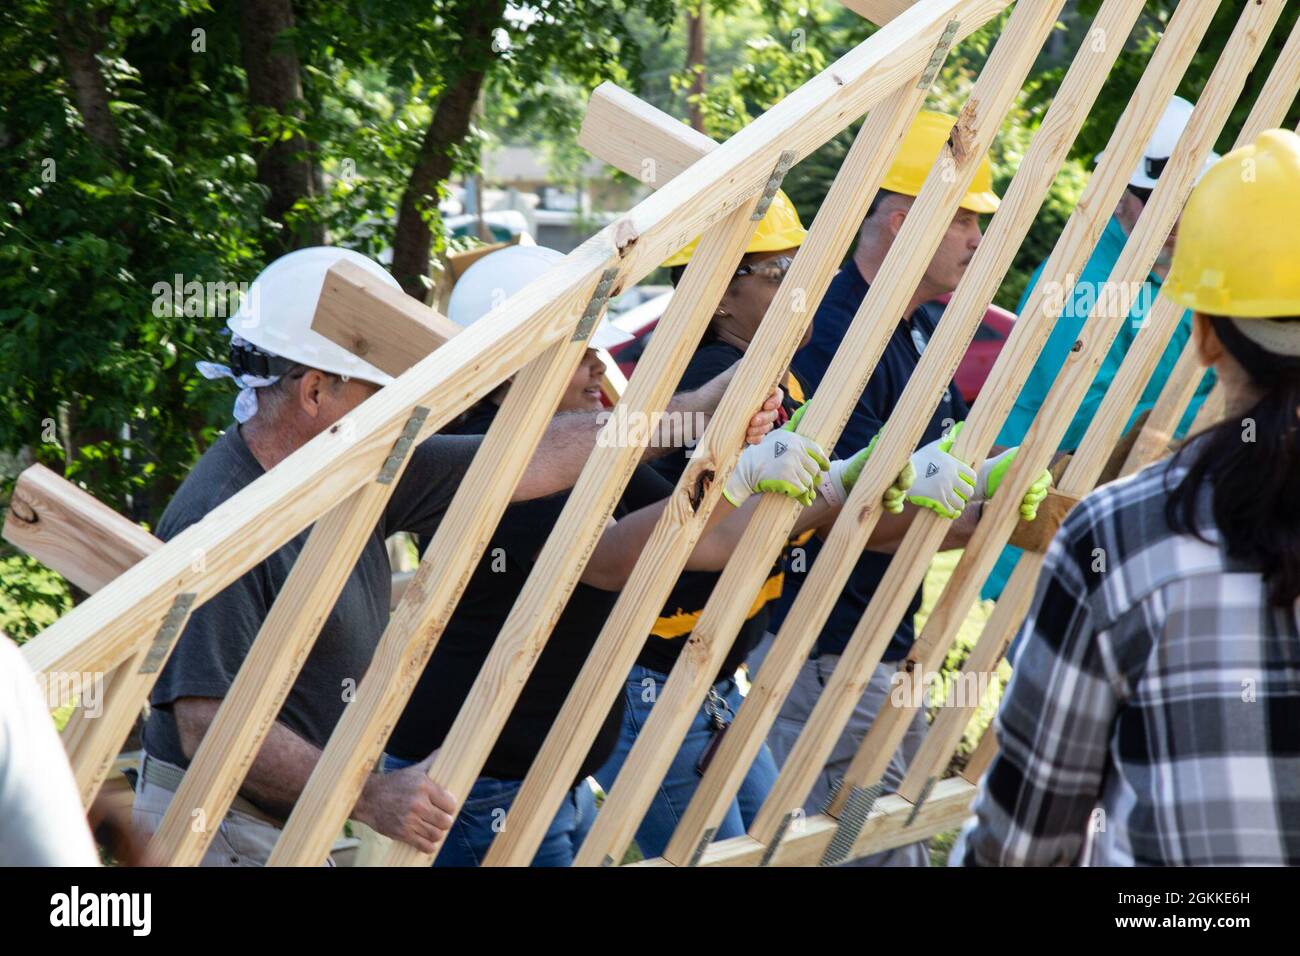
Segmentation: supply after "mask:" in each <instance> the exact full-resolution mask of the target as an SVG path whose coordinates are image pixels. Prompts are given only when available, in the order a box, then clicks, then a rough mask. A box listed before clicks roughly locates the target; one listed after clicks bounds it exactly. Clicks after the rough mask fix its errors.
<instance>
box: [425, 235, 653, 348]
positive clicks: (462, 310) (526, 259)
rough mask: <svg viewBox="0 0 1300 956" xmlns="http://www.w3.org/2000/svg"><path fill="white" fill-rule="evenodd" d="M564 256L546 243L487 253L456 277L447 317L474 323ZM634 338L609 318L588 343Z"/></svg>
mask: <svg viewBox="0 0 1300 956" xmlns="http://www.w3.org/2000/svg"><path fill="white" fill-rule="evenodd" d="M563 258H564V253H562V252H560V251H558V250H556V249H548V248H547V247H546V246H523V245H519V246H507V247H506V248H504V249H498V250H497V251H496V252H491V253H488V254H487V255H486V256H484V257H483V258H482V259H479V260H478V261H477V262H475V263H474V264H473V265H472V266H470V267H469V268H468V269H466V270H465V271H464V273H462V274H461V277H460V279H458V280H457V282H456V285H455V286H454V287H453V288H452V290H451V298H450V299H449V300H448V302H447V318H449V319H451V320H452V321H453V322H455V323H456V324H457V325H460V326H470V325H473V324H474V323H475V322H477V321H478V320H479V319H481V318H483V316H485V315H487V314H488V313H489V312H491V311H492V310H493V309H495V308H496V307H497V306H499V305H500V304H501V303H503V302H505V301H506V299H508V298H510V297H511V296H512V295H514V294H515V293H516V292H518V291H519V290H520V289H522V288H524V287H525V286H526V285H528V284H529V283H530V282H532V281H533V280H534V279H537V278H538V277H539V276H541V275H543V274H545V273H546V271H547V270H548V269H550V268H551V266H553V265H555V263H557V262H559V261H560V260H561V259H563ZM633 338H635V336H633V335H630V334H629V333H627V332H624V331H623V330H622V329H620V328H617V327H616V326H614V325H613V324H612V323H611V322H610V321H609V319H607V318H606V319H602V320H601V323H600V325H599V326H597V327H596V331H595V332H593V333H592V336H591V338H590V339H589V340H588V341H587V346H588V347H589V348H593V349H609V348H615V347H616V346H619V345H622V344H623V343H624V342H631V341H632V339H633Z"/></svg>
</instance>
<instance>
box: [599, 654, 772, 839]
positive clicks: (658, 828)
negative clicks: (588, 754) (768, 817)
mask: <svg viewBox="0 0 1300 956" xmlns="http://www.w3.org/2000/svg"><path fill="white" fill-rule="evenodd" d="M667 681H668V675H666V674H661V673H659V672H658V671H652V670H650V669H649V668H648V667H642V666H641V665H640V664H637V665H636V666H635V667H633V668H632V672H631V673H630V674H629V675H628V678H627V685H626V687H625V695H624V696H625V697H626V698H627V707H626V708H624V711H623V726H622V729H621V731H620V733H619V739H618V744H617V746H616V747H615V749H614V753H613V754H612V755H611V756H610V758H609V760H607V761H605V765H604V766H603V767H601V768H600V769H599V770H597V771H596V774H595V776H596V779H597V780H598V781H599V782H600V785H601V786H602V787H603V788H604V789H605V791H606V792H608V791H609V790H610V788H612V787H613V786H614V780H615V779H616V778H617V777H618V772H619V770H621V769H622V767H623V763H624V761H626V760H627V755H628V754H629V753H630V752H631V750H632V744H634V743H635V742H636V738H637V734H639V733H640V732H641V728H642V727H644V726H645V722H646V721H647V720H648V719H649V717H650V708H652V707H653V706H654V702H655V700H656V699H657V698H658V696H659V694H660V692H661V691H662V690H663V687H664V684H665V683H666V682H667ZM713 689H714V690H715V691H717V693H718V696H719V697H721V698H722V699H723V700H725V701H726V702H727V705H728V706H729V707H730V708H731V712H732V714H734V713H736V711H738V710H739V709H740V703H741V701H742V700H743V699H744V698H742V697H741V695H740V688H738V687H737V686H736V682H735V681H734V680H725V681H720V682H719V683H717V684H714V685H713ZM712 737H713V729H712V726H711V723H710V720H709V715H708V712H707V711H706V709H705V705H704V704H701V706H700V708H699V710H698V711H697V712H696V714H695V717H694V719H693V720H692V721H691V727H690V730H689V731H687V733H686V739H685V740H683V741H682V746H681V749H679V750H678V751H677V756H676V757H674V758H673V762H672V766H671V767H669V768H668V773H667V774H666V775H665V776H664V779H663V782H661V783H660V784H659V789H658V791H656V793H655V797H654V801H653V802H652V803H651V804H650V809H649V810H647V811H646V815H645V818H644V819H643V820H642V821H641V826H640V827H639V828H638V829H637V831H636V843H637V846H638V847H640V848H641V852H642V853H643V854H644V855H645V856H646V857H647V858H650V857H656V856H662V855H663V852H664V847H666V846H667V845H668V840H669V838H670V837H671V836H672V835H673V831H674V830H675V829H677V823H678V821H680V820H681V818H682V815H683V814H684V813H685V812H686V807H687V805H688V804H689V803H690V802H691V797H693V796H694V795H695V788H696V787H697V786H698V785H699V782H700V772H699V771H698V770H697V769H696V766H697V765H698V764H699V761H700V757H701V756H702V755H703V753H704V749H705V748H706V747H707V746H708V744H709V741H710V740H711V739H712ZM776 776H777V769H776V761H775V760H773V759H772V752H771V751H770V750H768V749H767V744H763V747H762V749H761V750H759V752H758V756H757V757H755V758H754V762H753V764H752V765H751V766H750V768H749V773H747V774H746V775H745V780H744V782H743V783H742V784H741V785H740V791H739V792H738V793H737V794H736V797H735V799H733V800H732V801H731V806H730V807H728V808H727V813H726V816H724V817H723V818H722V822H721V823H720V824H719V825H718V832H717V833H715V834H714V835H713V839H715V840H725V839H727V838H728V837H735V836H741V835H743V834H744V833H745V830H746V829H747V828H748V827H749V825H750V824H751V823H752V822H753V821H754V817H755V816H757V815H758V808H759V807H761V806H762V805H763V800H764V799H766V797H767V794H768V792H769V791H770V790H771V789H772V786H773V785H774V784H775V783H776Z"/></svg>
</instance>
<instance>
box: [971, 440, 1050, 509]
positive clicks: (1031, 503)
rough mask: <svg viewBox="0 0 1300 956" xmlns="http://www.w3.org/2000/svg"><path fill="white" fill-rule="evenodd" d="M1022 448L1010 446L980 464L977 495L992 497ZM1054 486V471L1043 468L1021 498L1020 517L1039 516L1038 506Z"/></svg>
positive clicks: (976, 479) (976, 488)
mask: <svg viewBox="0 0 1300 956" xmlns="http://www.w3.org/2000/svg"><path fill="white" fill-rule="evenodd" d="M1019 450H1020V449H1019V448H1018V447H1017V448H1008V449H1007V450H1006V451H1004V452H1003V453H1002V454H1000V455H994V456H993V457H992V458H986V459H984V463H983V464H982V465H980V469H979V474H978V475H977V476H976V478H975V497H976V498H977V499H980V498H992V497H993V495H994V493H995V492H996V491H997V490H998V487H999V486H1000V485H1001V484H1002V479H1003V478H1005V477H1006V474H1007V469H1008V468H1010V467H1011V463H1012V462H1013V461H1015V460H1016V452H1017V451H1019ZM1051 487H1052V473H1051V472H1050V471H1048V470H1047V469H1045V468H1044V469H1043V471H1042V473H1041V474H1039V476H1038V477H1037V478H1035V479H1034V482H1033V484H1031V485H1030V486H1029V490H1028V491H1026V492H1025V496H1024V497H1023V498H1021V499H1020V517H1022V518H1024V519H1025V520H1026V521H1033V520H1034V519H1035V518H1037V517H1038V506H1039V505H1040V504H1042V503H1043V499H1044V498H1046V497H1047V492H1048V490H1049V489H1050V488H1051Z"/></svg>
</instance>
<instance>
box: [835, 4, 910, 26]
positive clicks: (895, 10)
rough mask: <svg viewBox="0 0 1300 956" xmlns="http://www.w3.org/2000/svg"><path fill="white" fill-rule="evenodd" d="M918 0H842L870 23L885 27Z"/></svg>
mask: <svg viewBox="0 0 1300 956" xmlns="http://www.w3.org/2000/svg"><path fill="white" fill-rule="evenodd" d="M915 2H916V0H840V3H842V4H844V6H846V7H847V8H848V9H850V10H852V11H853V12H854V13H856V14H857V15H858V16H860V17H862V18H863V19H864V20H866V21H867V22H869V23H874V24H875V25H876V26H878V27H883V26H884V25H885V24H886V23H888V22H889V21H890V20H892V19H894V18H895V17H897V16H898V15H900V14H902V13H905V12H907V8H908V7H910V6H911V5H912V4H913V3H915Z"/></svg>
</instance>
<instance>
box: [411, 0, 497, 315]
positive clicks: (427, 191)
mask: <svg viewBox="0 0 1300 956" xmlns="http://www.w3.org/2000/svg"><path fill="white" fill-rule="evenodd" d="M505 6H506V5H505V0H481V2H477V3H470V4H467V5H466V7H467V9H466V10H465V11H464V13H463V14H462V15H461V19H460V23H459V24H458V26H459V30H458V31H457V32H458V33H459V34H460V37H461V47H462V49H463V50H464V51H465V56H464V59H463V60H462V64H461V66H460V69H459V70H457V71H455V72H452V73H450V74H449V75H448V77H447V82H446V85H445V86H444V87H443V89H442V92H441V94H440V95H439V96H438V105H437V106H436V107H435V108H434V111H433V119H432V120H430V122H429V128H428V129H427V130H425V132H424V139H423V140H422V141H421V143H420V151H419V153H418V154H417V156H416V160H415V166H414V167H413V168H412V169H411V177H410V179H408V180H407V183H406V191H405V192H404V193H402V204H401V208H400V209H399V211H398V213H397V229H396V232H395V234H394V236H393V277H394V278H395V279H397V281H398V282H399V283H401V286H402V288H403V289H404V290H405V291H406V294H407V295H410V296H412V297H414V298H416V299H419V300H420V301H421V302H423V301H424V299H425V297H426V296H427V295H428V292H429V289H428V286H427V282H426V280H427V279H428V276H429V254H430V250H431V249H432V247H433V232H432V230H430V228H429V223H428V220H427V218H426V216H427V215H428V213H429V212H430V211H431V210H433V209H436V208H437V205H438V186H439V185H441V183H442V182H443V181H444V180H445V179H447V177H448V176H450V175H451V166H452V149H453V147H455V146H456V145H457V144H458V143H460V142H461V140H463V139H464V138H465V136H466V135H467V134H468V133H469V126H470V119H471V117H472V116H473V113H474V104H475V102H476V101H477V100H478V95H479V90H480V89H482V87H483V80H484V79H485V77H486V76H487V71H488V68H489V66H490V64H491V62H492V57H493V53H492V48H491V47H492V31H493V30H494V29H496V27H497V26H498V25H499V24H500V23H501V16H502V14H503V12H504V11H505ZM450 66H451V65H450V64H449V68H450ZM478 201H479V203H480V204H481V203H482V201H483V197H482V196H479V200H478Z"/></svg>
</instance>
